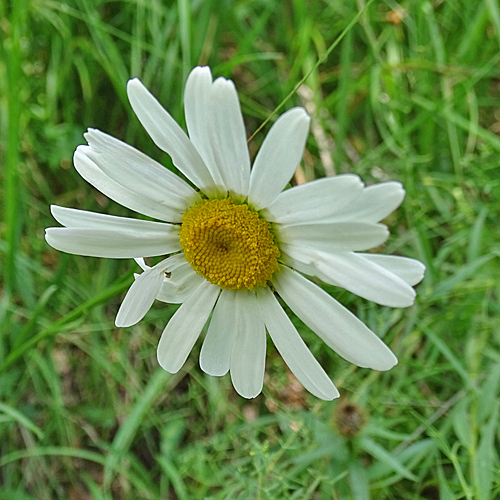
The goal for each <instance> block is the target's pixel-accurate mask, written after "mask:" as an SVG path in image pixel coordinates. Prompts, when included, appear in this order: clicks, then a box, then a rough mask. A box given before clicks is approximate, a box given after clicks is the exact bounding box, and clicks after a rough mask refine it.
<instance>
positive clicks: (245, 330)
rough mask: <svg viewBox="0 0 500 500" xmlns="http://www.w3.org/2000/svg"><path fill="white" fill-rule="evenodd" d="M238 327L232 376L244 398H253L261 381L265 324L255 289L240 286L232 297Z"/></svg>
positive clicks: (259, 389) (234, 344)
mask: <svg viewBox="0 0 500 500" xmlns="http://www.w3.org/2000/svg"><path fill="white" fill-rule="evenodd" d="M234 305H235V314H236V323H237V331H236V337H235V338H234V340H233V343H232V351H231V380H232V382H233V386H234V388H235V389H236V392H237V393H238V394H239V395H240V396H243V397H244V398H248V399H251V398H255V397H257V396H258V395H259V394H260V393H261V391H262V386H263V384H264V371H265V363H266V328H265V326H264V322H263V321H262V318H261V316H260V311H259V307H258V303H257V299H256V297H255V293H253V292H251V291H247V290H239V291H238V293H237V294H236V300H235V304H234Z"/></svg>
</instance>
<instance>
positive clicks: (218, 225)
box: [179, 198, 280, 290]
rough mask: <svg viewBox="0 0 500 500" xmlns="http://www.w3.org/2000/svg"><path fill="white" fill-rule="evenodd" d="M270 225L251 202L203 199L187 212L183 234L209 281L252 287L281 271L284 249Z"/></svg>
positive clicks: (199, 269)
mask: <svg viewBox="0 0 500 500" xmlns="http://www.w3.org/2000/svg"><path fill="white" fill-rule="evenodd" d="M269 228H270V225H269V223H268V222H266V221H265V220H263V219H261V218H260V217H259V215H258V214H257V212H255V211H253V210H251V209H250V208H249V207H248V205H245V204H241V205H237V204H235V203H234V202H233V201H232V200H231V199H230V198H225V199H223V200H203V201H202V202H200V203H197V204H196V205H193V206H192V207H190V208H189V209H188V210H186V212H184V216H183V217H182V225H181V229H180V231H179V237H180V242H181V245H182V248H183V249H184V256H185V258H186V260H187V261H188V262H189V263H190V264H191V267H192V268H193V269H194V270H195V271H196V272H197V273H198V274H200V275H201V276H203V277H204V278H205V279H206V280H207V281H210V283H213V284H214V285H219V286H220V287H221V288H226V289H228V290H240V289H242V288H248V289H249V290H251V289H252V288H253V287H254V286H265V285H266V283H267V281H268V280H270V279H271V276H272V275H273V273H274V272H276V271H277V270H278V257H279V255H280V252H279V250H278V247H277V246H276V243H275V242H274V236H273V235H272V233H271V231H270V230H269Z"/></svg>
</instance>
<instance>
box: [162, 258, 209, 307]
mask: <svg viewBox="0 0 500 500" xmlns="http://www.w3.org/2000/svg"><path fill="white" fill-rule="evenodd" d="M180 256H181V258H182V260H183V261H184V262H183V263H182V264H181V265H179V266H178V267H176V268H175V269H172V268H169V269H168V271H169V272H170V278H165V281H164V282H163V285H162V286H161V289H160V291H159V292H158V296H157V297H156V298H157V299H158V300H160V301H161V302H168V303H169V304H182V302H184V301H185V300H186V299H187V298H188V297H189V296H190V295H191V294H192V293H193V292H194V290H195V289H196V288H198V286H199V285H200V283H201V282H202V281H204V278H202V277H201V276H200V275H198V274H196V273H195V272H194V271H193V268H192V267H191V266H190V265H189V264H188V263H187V262H186V261H185V260H184V256H183V255H182V254H180Z"/></svg>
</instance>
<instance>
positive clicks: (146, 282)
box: [115, 259, 168, 327]
mask: <svg viewBox="0 0 500 500" xmlns="http://www.w3.org/2000/svg"><path fill="white" fill-rule="evenodd" d="M167 265H168V259H165V260H163V261H162V262H160V263H158V264H157V265H156V266H154V267H150V268H149V269H147V270H146V271H144V272H143V273H142V274H140V275H138V276H137V277H136V279H135V281H134V282H133V283H132V286H131V287H130V288H129V289H128V292H127V294H126V295H125V298H124V299H123V302H122V304H121V306H120V309H119V310H118V314H117V315H116V320H115V325H116V326H118V327H126V326H132V325H135V324H136V323H138V322H139V321H140V320H141V319H142V318H143V317H144V316H145V315H146V313H147V312H148V311H149V309H150V308H151V306H152V305H153V302H154V301H155V298H156V295H157V294H158V291H159V290H160V288H161V285H162V283H163V280H164V279H165V269H166V266H167Z"/></svg>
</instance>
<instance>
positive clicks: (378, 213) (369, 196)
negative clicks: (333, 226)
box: [328, 181, 406, 222]
mask: <svg viewBox="0 0 500 500" xmlns="http://www.w3.org/2000/svg"><path fill="white" fill-rule="evenodd" d="M405 194H406V191H405V190H404V189H403V185H402V184H401V183H400V182H395V181H391V182H381V183H380V184H375V185H374V186H370V187H367V188H365V189H364V190H363V193H362V194H361V196H360V197H359V198H358V199H357V200H356V201H354V202H353V203H352V204H349V205H348V206H346V207H344V208H343V209H341V210H339V211H338V212H337V213H336V214H334V215H332V216H331V217H329V218H328V221H332V222H333V221H344V220H350V221H351V220H352V221H360V222H380V221H381V220H383V219H385V218H386V217H388V216H389V215H390V214H391V213H392V212H394V210H396V208H398V207H399V205H401V203H402V202H403V199H404V197H405Z"/></svg>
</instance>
